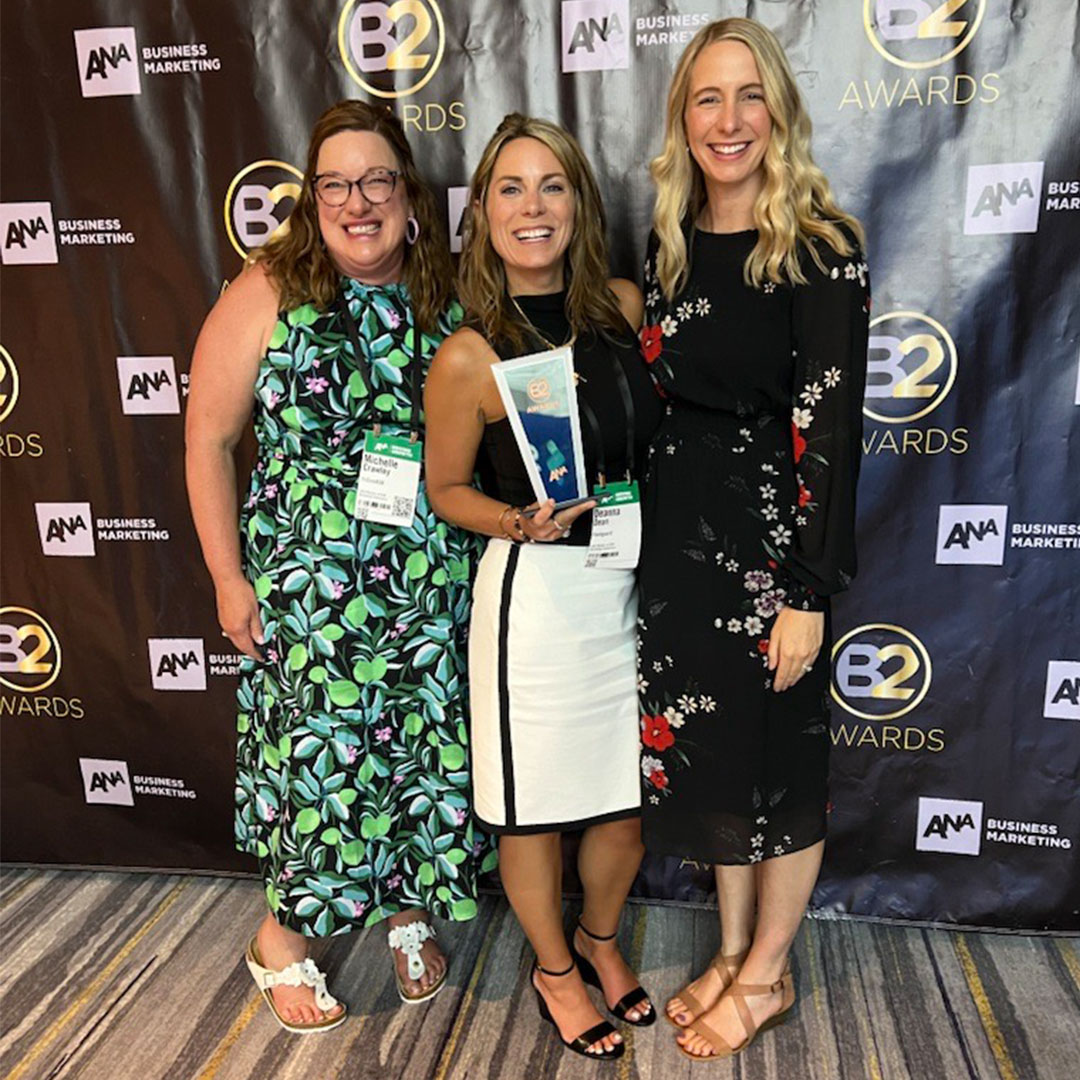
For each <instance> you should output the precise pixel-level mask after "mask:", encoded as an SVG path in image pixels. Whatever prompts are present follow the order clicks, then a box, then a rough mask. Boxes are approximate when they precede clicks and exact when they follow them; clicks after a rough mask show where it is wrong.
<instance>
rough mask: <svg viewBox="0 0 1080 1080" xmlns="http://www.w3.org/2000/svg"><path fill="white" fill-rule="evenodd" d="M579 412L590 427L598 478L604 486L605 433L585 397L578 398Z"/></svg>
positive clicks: (605, 480) (605, 474)
mask: <svg viewBox="0 0 1080 1080" xmlns="http://www.w3.org/2000/svg"><path fill="white" fill-rule="evenodd" d="M578 412H580V413H581V417H582V419H583V420H584V421H585V426H586V427H587V428H588V429H589V442H591V443H592V444H593V455H594V456H595V458H596V480H597V483H598V484H599V485H600V486H601V487H603V486H604V485H605V484H606V483H607V466H606V465H605V463H604V433H603V432H602V431H601V430H600V422H599V421H598V420H597V419H596V413H594V412H593V410H592V406H591V405H590V404H589V403H588V402H587V401H586V400H585V399H584V398H583V397H579V398H578Z"/></svg>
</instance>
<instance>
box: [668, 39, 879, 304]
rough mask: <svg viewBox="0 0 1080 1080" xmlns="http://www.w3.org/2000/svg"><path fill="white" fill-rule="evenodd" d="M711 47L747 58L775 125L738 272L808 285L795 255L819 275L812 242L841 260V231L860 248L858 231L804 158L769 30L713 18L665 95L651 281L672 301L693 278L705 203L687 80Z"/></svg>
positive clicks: (805, 139) (802, 138) (804, 126)
mask: <svg viewBox="0 0 1080 1080" xmlns="http://www.w3.org/2000/svg"><path fill="white" fill-rule="evenodd" d="M717 41H741V42H742V43H743V44H744V45H745V46H746V47H747V48H748V49H749V50H750V52H751V53H753V55H754V61H755V62H756V63H757V69H758V72H759V73H760V75H761V84H762V87H763V88H764V91H765V107H766V108H767V109H768V110H769V115H770V117H771V118H772V135H771V137H770V139H769V145H768V146H767V148H766V150H765V156H764V159H763V162H762V165H763V168H764V171H765V183H764V186H763V187H762V190H761V193H760V194H759V195H758V198H757V201H756V203H755V204H754V225H755V227H756V228H757V230H758V241H757V243H756V244H755V245H754V249H753V250H752V251H751V252H750V254H749V256H748V257H747V260H746V265H745V267H744V277H745V279H746V282H747V284H750V285H753V286H755V287H758V286H760V285H762V284H763V282H765V281H775V282H777V283H781V282H784V281H787V282H790V283H792V284H805V283H806V277H805V275H804V274H803V272H802V270H801V269H800V267H799V249H800V247H805V248H806V249H807V250H808V251H809V253H810V255H811V256H812V257H813V259H814V261H815V262H817V264H818V265H819V266H821V265H822V263H821V259H820V257H819V256H818V254H817V252H816V251H815V250H814V246H813V244H812V243H810V240H811V239H812V238H814V237H820V238H821V239H823V240H825V241H826V242H827V243H828V244H829V245H830V246H831V247H832V248H833V249H834V250H835V251H837V252H838V253H840V254H842V255H850V254H851V253H852V250H853V249H852V245H851V242H850V239H849V238H848V236H845V234H844V230H843V229H842V228H841V226H845V227H846V228H847V229H848V230H849V232H850V234H851V235H852V236H854V237H855V239H856V240H857V241H858V243H859V244H860V245H862V244H864V243H865V238H864V235H863V230H862V226H861V225H860V224H859V222H858V221H857V220H856V219H855V218H854V217H852V216H851V215H850V214H845V213H844V212H843V211H842V210H841V209H840V208H839V207H838V206H837V205H836V202H835V201H834V199H833V195H832V191H831V189H830V187H829V181H828V180H826V178H825V174H824V173H823V172H822V171H821V170H820V169H819V168H818V167H817V165H815V164H814V159H813V157H812V156H811V154H810V130H811V125H810V117H809V116H808V115H807V112H806V107H805V106H804V105H803V101H802V97H801V95H800V94H799V88H798V86H797V85H796V82H795V77H794V75H792V72H791V67H790V66H789V64H788V61H787V57H786V56H785V55H784V50H783V47H782V46H781V45H780V42H779V41H777V40H776V37H775V36H774V35H773V33H772V32H771V31H770V30H767V29H766V28H765V27H764V26H762V25H761V24H760V23H758V22H755V21H754V20H753V19H740V18H732V19H719V20H717V21H716V22H712V23H709V25H708V26H704V27H702V28H701V30H699V31H698V32H697V34H695V35H694V38H693V40H692V41H691V42H690V44H689V45H687V47H686V50H685V51H684V52H683V54H682V56H681V57H680V58H679V63H678V66H677V67H676V68H675V74H674V76H673V77H672V80H671V89H670V90H669V91H668V100H667V120H666V127H665V132H664V147H663V150H662V151H661V152H660V154H659V155H658V156H657V157H655V158H654V159H653V160H652V162H651V163H650V166H649V168H650V171H651V173H652V177H653V182H654V183H655V184H656V205H655V208H654V210H653V228H654V230H655V232H656V235H657V238H658V239H659V242H660V243H659V249H658V251H657V257H656V273H657V277H658V279H659V281H660V288H661V289H662V290H663V292H664V295H665V296H666V297H667V299H668V300H669V301H670V300H672V299H674V297H675V296H676V294H677V293H678V292H679V290H680V289H681V288H682V287H683V286H684V285H685V284H686V279H687V276H688V274H689V269H690V252H689V250H688V248H687V233H686V232H685V231H684V230H685V229H686V226H687V223H688V222H689V223H691V224H692V223H693V222H694V221H696V220H697V216H698V214H699V213H700V212H701V209H702V207H703V206H704V205H705V203H706V191H705V180H704V177H703V176H702V173H701V168H700V167H699V166H698V164H697V162H696V161H695V160H694V158H693V156H692V155H691V154H690V152H689V149H688V146H687V138H686V125H685V121H684V118H683V117H684V113H685V111H686V101H687V98H688V96H689V94H690V76H691V73H692V71H693V68H694V63H695V61H696V60H697V58H698V56H700V55H701V52H702V50H703V49H705V48H707V47H708V46H709V45H712V44H714V43H715V42H717Z"/></svg>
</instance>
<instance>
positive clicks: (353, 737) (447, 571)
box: [236, 280, 493, 937]
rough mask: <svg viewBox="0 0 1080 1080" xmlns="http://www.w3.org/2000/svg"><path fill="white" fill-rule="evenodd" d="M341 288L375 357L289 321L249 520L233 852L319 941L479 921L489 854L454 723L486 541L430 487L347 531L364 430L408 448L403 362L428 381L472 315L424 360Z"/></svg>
mask: <svg viewBox="0 0 1080 1080" xmlns="http://www.w3.org/2000/svg"><path fill="white" fill-rule="evenodd" d="M343 289H344V296H345V298H346V299H347V302H348V304H349V310H350V311H351V313H352V315H353V317H354V319H355V321H356V324H357V327H358V329H359V332H360V342H361V347H362V350H363V352H364V355H363V356H362V357H356V356H355V355H354V353H353V347H352V345H351V344H350V342H349V336H348V331H347V327H346V326H345V323H344V319H343V317H342V314H341V313H340V311H338V310H337V309H336V308H335V307H331V308H330V309H329V310H328V311H326V312H320V311H318V310H317V309H316V308H315V307H313V306H312V305H310V304H307V305H304V306H302V307H299V308H297V309H296V310H294V311H291V312H288V313H287V314H284V315H282V317H281V321H279V322H278V324H277V326H276V328H275V330H274V333H273V336H272V337H271V339H270V344H269V348H268V349H267V352H266V355H265V356H264V357H263V360H262V363H261V365H260V368H259V373H258V377H257V380H256V385H255V393H256V403H255V431H256V436H257V439H258V446H259V453H258V460H257V463H256V466H255V469H254V471H253V473H252V477H251V486H250V489H249V493H248V497H247V500H246V503H245V505H244V508H243V512H242V514H241V529H242V539H243V544H244V559H245V564H246V572H247V574H248V576H249V580H250V581H251V582H252V584H253V585H254V587H255V592H256V595H257V596H258V599H259V605H260V609H261V614H262V619H263V628H264V631H265V634H266V643H267V654H266V662H264V663H256V662H255V661H253V660H245V661H244V664H243V667H242V678H241V682H240V687H239V690H238V706H239V708H238V718H237V726H238V731H239V740H238V752H237V787H236V842H237V846H238V847H239V848H240V850H241V851H244V852H247V853H248V854H252V855H255V856H257V857H258V859H259V862H260V866H261V869H262V873H263V878H264V880H265V883H266V897H267V901H268V903H269V905H270V909H271V911H273V912H274V914H275V916H276V917H277V919H278V921H279V922H281V923H282V924H283V925H285V926H288V927H290V928H291V929H293V930H297V931H299V932H301V933H303V934H306V935H308V936H311V937H323V936H326V935H331V934H341V933H347V932H348V931H350V930H354V929H357V928H359V927H362V926H369V925H371V924H373V923H375V922H378V921H380V920H381V919H384V918H385V917H386V916H388V915H392V914H394V913H395V912H398V911H401V910H404V909H407V908H412V907H421V908H426V909H427V910H428V911H430V912H432V913H433V914H435V915H438V916H440V917H442V918H446V919H458V920H460V919H469V918H471V917H472V916H473V915H475V913H476V876H477V872H478V870H479V869H480V867H479V865H478V864H479V863H480V862H481V861H482V860H483V856H484V855H485V853H487V852H488V851H489V848H488V846H487V845H486V843H485V842H484V840H483V839H482V838H481V837H479V836H478V835H475V834H474V832H473V825H472V815H471V808H470V805H469V766H468V749H467V736H466V722H465V716H464V715H463V709H464V701H465V696H464V690H465V687H464V678H465V648H464V642H463V641H462V631H463V629H464V628H465V627H466V625H467V622H468V609H469V578H470V572H471V569H472V566H473V562H474V559H475V553H476V546H475V540H474V538H472V537H471V536H470V535H469V534H466V533H464V532H461V531H459V530H457V529H454V528H452V527H450V526H448V525H446V524H445V523H444V522H441V521H439V520H438V519H437V518H436V517H435V514H434V512H433V511H432V509H431V507H430V505H429V504H428V500H427V496H426V493H425V491H424V488H423V485H422V484H421V487H420V494H419V499H418V501H417V506H416V514H415V517H414V518H413V523H412V525H411V526H410V527H408V528H402V527H397V526H391V525H380V524H374V523H369V522H366V521H360V520H358V519H357V518H355V517H354V516H353V504H354V500H355V487H356V476H357V471H358V469H359V465H360V459H361V453H362V449H363V442H364V433H365V431H367V430H369V429H371V428H372V427H373V425H374V424H375V423H377V422H378V423H381V424H382V430H383V432H384V433H386V434H406V435H407V434H408V430H409V421H410V418H411V416H412V409H413V408H419V407H420V403H419V402H413V401H411V400H410V383H411V379H410V376H409V365H410V363H415V362H417V361H416V360H411V359H410V358H411V357H412V356H413V354H414V352H416V353H417V354H418V359H419V362H421V363H422V364H423V365H424V371H425V373H426V370H427V366H428V365H429V364H430V362H431V357H432V355H433V354H434V352H435V349H436V348H437V347H438V345H439V344H440V342H441V341H442V339H443V338H444V337H445V336H446V335H447V334H449V333H451V332H452V331H453V330H454V329H455V328H456V326H457V324H458V322H459V321H460V319H461V309H460V307H459V306H458V305H457V304H456V303H455V304H453V305H451V307H450V308H449V309H448V310H447V311H446V312H445V313H444V315H443V316H442V317H441V319H440V321H439V327H438V332H437V333H436V334H434V335H432V336H428V335H420V341H419V348H416V347H415V339H414V329H413V312H412V306H411V304H410V302H409V297H408V291H407V289H406V287H405V286H404V285H387V286H365V285H361V284H360V283H358V282H355V281H352V280H346V281H345V282H344V284H343ZM487 859H488V861H489V862H490V861H492V860H493V855H490V854H488V855H487Z"/></svg>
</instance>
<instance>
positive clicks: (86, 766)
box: [79, 758, 135, 806]
mask: <svg viewBox="0 0 1080 1080" xmlns="http://www.w3.org/2000/svg"><path fill="white" fill-rule="evenodd" d="M79 768H80V769H81V770H82V778H83V792H84V793H85V795H86V801H87V802H88V803H104V804H106V805H109V806H134V805H135V796H134V794H133V793H132V790H131V777H130V776H129V775H128V765H127V762H126V761H114V760H111V759H109V758H79Z"/></svg>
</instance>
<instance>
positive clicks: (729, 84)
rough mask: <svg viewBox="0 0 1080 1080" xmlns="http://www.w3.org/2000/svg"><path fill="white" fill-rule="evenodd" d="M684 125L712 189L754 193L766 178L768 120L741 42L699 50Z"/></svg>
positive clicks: (751, 60)
mask: <svg viewBox="0 0 1080 1080" xmlns="http://www.w3.org/2000/svg"><path fill="white" fill-rule="evenodd" d="M683 125H684V127H685V129H686V142H687V145H688V146H689V147H690V153H691V155H692V156H693V158H694V160H695V161H696V162H697V163H698V166H699V167H700V169H701V171H702V174H703V175H704V178H705V186H706V188H707V189H709V191H710V192H717V193H719V194H722V195H723V197H724V198H729V197H732V196H735V195H742V196H746V197H748V198H751V199H752V198H754V197H756V195H757V193H758V192H759V191H760V190H761V187H762V185H763V184H764V181H765V174H764V168H763V165H762V161H763V159H764V157H765V150H766V148H767V147H768V145H769V138H770V136H771V134H772V118H771V117H770V116H769V110H768V109H767V108H766V107H765V91H764V89H763V88H762V85H761V74H760V72H759V71H758V67H757V63H756V62H755V61H754V54H753V53H752V52H751V51H750V50H749V49H748V48H747V47H746V46H745V45H744V44H743V43H742V42H741V41H716V42H714V43H713V44H712V45H707V46H706V47H705V48H704V49H702V50H701V53H700V55H699V56H698V58H697V60H696V61H694V66H693V69H692V70H691V72H690V88H689V93H688V94H687V97H686V107H685V109H684V110H683ZM717 189H719V190H717Z"/></svg>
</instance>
